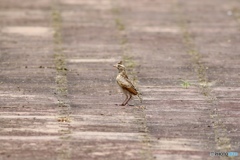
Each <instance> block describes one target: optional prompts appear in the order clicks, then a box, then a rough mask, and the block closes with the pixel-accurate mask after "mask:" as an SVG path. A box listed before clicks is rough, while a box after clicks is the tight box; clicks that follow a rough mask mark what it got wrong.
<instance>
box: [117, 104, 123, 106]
mask: <svg viewBox="0 0 240 160" xmlns="http://www.w3.org/2000/svg"><path fill="white" fill-rule="evenodd" d="M115 105H116V106H125V105H124V104H115Z"/></svg>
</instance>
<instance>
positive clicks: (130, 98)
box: [124, 94, 132, 106]
mask: <svg viewBox="0 0 240 160" xmlns="http://www.w3.org/2000/svg"><path fill="white" fill-rule="evenodd" d="M131 98H132V95H131V94H130V97H129V98H128V100H127V101H126V102H125V103H124V106H125V105H126V104H127V103H128V102H129V101H130V99H131Z"/></svg>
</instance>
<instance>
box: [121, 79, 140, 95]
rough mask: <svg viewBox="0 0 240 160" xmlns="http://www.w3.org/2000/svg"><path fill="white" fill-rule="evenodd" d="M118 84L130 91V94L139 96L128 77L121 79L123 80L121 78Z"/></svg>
mask: <svg viewBox="0 0 240 160" xmlns="http://www.w3.org/2000/svg"><path fill="white" fill-rule="evenodd" d="M117 82H118V84H119V85H120V86H121V87H122V88H124V89H126V90H128V91H129V92H130V93H132V94H134V95H137V94H138V92H137V90H136V88H135V87H134V85H133V84H132V83H131V82H130V80H129V79H127V78H126V77H121V78H119V79H118V81H117Z"/></svg>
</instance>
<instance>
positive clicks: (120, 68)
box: [113, 61, 125, 72]
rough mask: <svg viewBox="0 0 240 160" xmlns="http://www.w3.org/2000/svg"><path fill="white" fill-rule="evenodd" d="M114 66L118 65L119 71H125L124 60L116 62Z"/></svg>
mask: <svg viewBox="0 0 240 160" xmlns="http://www.w3.org/2000/svg"><path fill="white" fill-rule="evenodd" d="M113 67H116V68H117V69H118V71H119V72H122V71H125V66H124V65H123V64H122V61H120V62H119V63H117V64H115V65H114V66H113Z"/></svg>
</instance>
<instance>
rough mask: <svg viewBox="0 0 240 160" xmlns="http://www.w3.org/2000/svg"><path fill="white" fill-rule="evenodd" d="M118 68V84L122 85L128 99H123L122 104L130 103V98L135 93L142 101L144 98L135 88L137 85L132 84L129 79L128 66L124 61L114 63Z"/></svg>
mask: <svg viewBox="0 0 240 160" xmlns="http://www.w3.org/2000/svg"><path fill="white" fill-rule="evenodd" d="M114 67H116V68H117V69H118V75H117V77H116V81H117V83H118V85H119V86H120V88H121V90H122V92H123V93H124V94H125V96H126V99H125V100H124V101H123V103H122V104H121V105H120V106H125V105H126V104H128V102H129V101H130V99H131V98H132V96H133V95H136V96H138V98H139V100H140V102H141V103H142V98H141V97H140V96H139V92H138V91H137V89H136V88H135V86H134V85H133V84H132V82H131V81H130V80H129V79H128V76H127V73H126V68H125V66H124V65H123V63H122V61H120V62H119V63H117V64H116V65H114Z"/></svg>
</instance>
